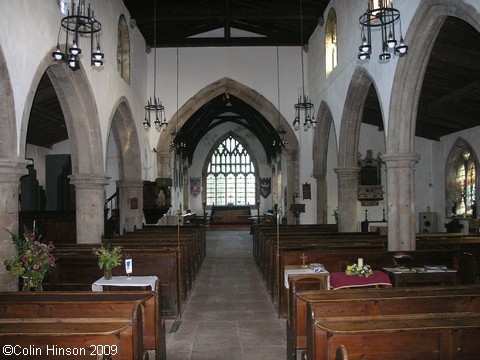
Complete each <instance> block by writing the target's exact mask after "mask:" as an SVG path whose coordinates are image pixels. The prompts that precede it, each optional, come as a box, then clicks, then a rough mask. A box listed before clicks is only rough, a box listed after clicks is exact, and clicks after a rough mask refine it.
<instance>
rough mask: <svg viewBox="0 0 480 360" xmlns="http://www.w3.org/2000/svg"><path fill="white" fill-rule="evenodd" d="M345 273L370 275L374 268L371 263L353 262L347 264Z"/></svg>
mask: <svg viewBox="0 0 480 360" xmlns="http://www.w3.org/2000/svg"><path fill="white" fill-rule="evenodd" d="M345 274H347V275H356V276H363V277H369V276H370V275H372V274H373V270H372V268H371V266H370V265H363V264H361V265H359V264H352V265H348V266H347V269H346V270H345Z"/></svg>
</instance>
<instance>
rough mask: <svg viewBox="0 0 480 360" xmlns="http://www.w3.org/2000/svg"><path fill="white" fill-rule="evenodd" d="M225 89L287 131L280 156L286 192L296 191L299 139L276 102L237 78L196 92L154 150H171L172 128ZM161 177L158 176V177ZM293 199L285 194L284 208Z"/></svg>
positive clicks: (161, 161)
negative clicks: (285, 175)
mask: <svg viewBox="0 0 480 360" xmlns="http://www.w3.org/2000/svg"><path fill="white" fill-rule="evenodd" d="M225 92H228V93H229V94H232V95H234V96H236V97H238V98H239V99H241V100H243V101H244V102H245V103H247V104H249V105H250V106H252V107H253V108H255V109H256V110H257V111H258V112H259V113H261V114H262V115H263V116H264V117H265V119H267V121H269V122H270V124H271V125H272V126H273V127H274V128H277V127H278V125H279V123H278V122H279V121H280V125H281V126H282V127H283V128H284V129H285V131H286V134H285V136H286V139H287V141H288V144H289V145H288V147H286V148H285V149H283V151H282V154H283V155H282V156H285V157H286V163H287V180H286V184H287V193H288V194H295V193H298V192H299V158H298V157H299V145H298V139H297V137H296V135H295V133H294V131H293V129H292V127H291V126H290V124H289V123H288V121H287V120H286V119H285V118H284V117H283V115H282V114H281V113H280V112H279V110H278V109H277V108H276V106H275V105H273V104H272V103H271V102H270V101H269V100H267V99H266V98H265V97H264V96H263V95H262V94H260V93H258V92H257V91H255V90H254V89H251V88H249V87H248V86H246V85H243V84H241V83H240V82H238V81H235V80H232V79H230V78H227V77H225V78H222V79H220V80H218V81H215V82H213V83H211V84H209V85H207V86H206V87H205V88H203V89H201V90H200V91H199V92H197V93H196V94H195V95H194V96H193V97H191V98H190V99H189V100H188V101H187V102H186V103H185V104H184V105H183V106H182V107H181V108H180V109H178V111H177V112H176V113H174V114H173V116H172V117H171V118H170V120H169V121H168V126H167V129H166V131H162V133H161V134H160V137H159V140H158V145H157V153H159V154H165V153H170V152H171V151H172V149H171V148H170V145H169V144H170V138H169V137H170V134H171V133H172V132H174V131H175V127H176V126H177V121H178V126H179V128H181V127H182V126H183V124H185V122H186V121H187V120H188V119H189V118H190V117H191V116H192V115H193V114H194V113H195V112H196V111H197V110H198V109H199V108H200V107H201V106H203V105H204V104H205V103H207V102H208V101H210V100H211V99H213V98H215V97H217V96H219V95H221V94H224V93H225ZM162 164H163V165H164V156H157V171H158V173H159V174H160V172H161V171H162ZM160 177H161V176H160ZM292 201H293V196H288V198H287V203H286V206H287V209H289V208H290V204H291V203H292ZM288 217H289V221H291V222H293V220H294V218H293V217H292V215H291V214H290V213H288Z"/></svg>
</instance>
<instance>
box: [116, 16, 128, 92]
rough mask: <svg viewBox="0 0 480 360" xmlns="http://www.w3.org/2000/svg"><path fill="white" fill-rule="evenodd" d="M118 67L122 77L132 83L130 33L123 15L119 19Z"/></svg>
mask: <svg viewBox="0 0 480 360" xmlns="http://www.w3.org/2000/svg"><path fill="white" fill-rule="evenodd" d="M117 68H118V72H119V73H120V76H121V77H122V79H123V80H125V81H126V82H127V83H129V84H130V35H129V33H128V26H127V20H125V16H123V15H120V19H119V20H118V42H117Z"/></svg>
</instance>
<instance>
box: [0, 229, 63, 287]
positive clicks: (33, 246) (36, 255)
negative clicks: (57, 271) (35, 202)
mask: <svg viewBox="0 0 480 360" xmlns="http://www.w3.org/2000/svg"><path fill="white" fill-rule="evenodd" d="M7 231H8V230H7ZM8 232H9V233H10V235H11V237H12V242H13V243H14V244H15V247H16V249H17V257H16V259H15V260H5V261H4V264H5V267H6V269H7V271H8V272H9V273H10V274H12V275H13V276H16V277H23V278H25V279H28V282H29V283H32V284H38V283H41V282H42V281H43V278H44V277H45V275H47V274H48V273H50V272H51V271H52V270H53V268H54V267H55V260H56V259H55V257H54V256H53V254H52V251H53V250H54V249H55V247H54V246H53V243H52V242H51V241H50V242H48V243H44V242H43V239H42V236H41V235H40V234H38V231H37V228H35V227H34V228H33V230H32V231H29V230H27V228H25V230H24V233H23V236H17V235H15V234H13V233H12V232H10V231H8Z"/></svg>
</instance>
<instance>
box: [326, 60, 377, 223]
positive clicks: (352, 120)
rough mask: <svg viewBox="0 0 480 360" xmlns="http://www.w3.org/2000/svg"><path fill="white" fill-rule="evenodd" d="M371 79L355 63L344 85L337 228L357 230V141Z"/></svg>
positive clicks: (338, 170)
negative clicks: (348, 81) (351, 74)
mask: <svg viewBox="0 0 480 360" xmlns="http://www.w3.org/2000/svg"><path fill="white" fill-rule="evenodd" d="M371 85H372V80H371V78H370V76H369V74H368V73H367V71H366V70H365V69H364V68H362V67H357V68H356V69H355V71H354V73H353V76H352V80H351V81H350V85H349V87H348V91H347V96H346V101H345V106H344V110H343V114H342V122H341V125H340V136H339V142H338V144H339V146H338V168H337V169H335V172H336V173H337V178H338V229H339V231H356V230H357V185H358V172H359V168H358V143H359V138H360V126H361V124H362V116H363V107H364V105H365V100H366V98H367V95H368V90H369V88H370V86H371Z"/></svg>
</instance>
